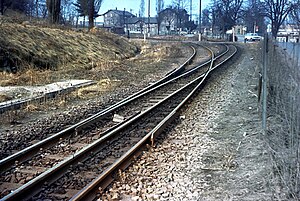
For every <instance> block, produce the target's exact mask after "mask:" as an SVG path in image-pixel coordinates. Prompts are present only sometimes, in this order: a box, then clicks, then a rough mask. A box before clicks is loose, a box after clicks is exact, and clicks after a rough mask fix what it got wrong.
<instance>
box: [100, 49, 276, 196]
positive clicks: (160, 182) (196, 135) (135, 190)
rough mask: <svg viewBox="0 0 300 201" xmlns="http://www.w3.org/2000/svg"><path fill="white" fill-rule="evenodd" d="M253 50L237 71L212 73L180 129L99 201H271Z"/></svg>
mask: <svg viewBox="0 0 300 201" xmlns="http://www.w3.org/2000/svg"><path fill="white" fill-rule="evenodd" d="M242 47H244V46H242ZM256 48H257V46H256V45H255V44H250V45H247V49H245V50H244V51H243V52H242V54H241V57H240V58H239V60H238V61H237V62H236V63H235V64H233V65H231V64H230V66H228V67H225V68H222V69H220V70H218V71H217V73H218V74H216V72H215V73H214V74H213V76H211V78H210V81H211V82H209V83H208V84H207V85H206V86H205V87H204V89H203V90H202V91H201V92H200V93H199V95H198V96H197V97H196V98H195V99H194V101H193V102H192V103H191V104H190V105H189V108H188V109H187V110H185V111H183V114H182V116H181V118H180V120H178V122H176V123H178V124H177V125H175V124H174V126H173V127H172V128H170V129H169V132H167V133H166V134H164V135H163V136H161V138H160V139H159V141H158V142H157V144H156V147H155V148H151V149H150V150H149V151H148V152H145V153H144V154H143V155H142V157H141V158H140V159H138V160H137V162H136V163H135V164H134V165H133V166H131V167H130V168H129V169H128V170H126V171H125V172H123V173H120V175H119V176H120V179H119V180H118V181H116V182H114V183H113V184H112V185H111V188H110V189H108V191H106V192H105V193H104V194H103V197H102V199H103V200H106V199H108V200H109V199H111V198H113V199H120V200H271V197H272V196H271V193H270V190H269V188H268V181H269V174H270V172H271V171H270V166H269V165H268V164H267V161H268V155H267V152H266V150H265V147H264V142H263V140H262V136H261V129H260V128H261V124H260V116H259V112H258V109H257V107H258V104H257V97H256V93H257V91H256V90H255V89H256V84H257V83H258V81H257V78H258V65H259V64H258V62H257V59H255V55H256V53H255V51H257V49H256Z"/></svg>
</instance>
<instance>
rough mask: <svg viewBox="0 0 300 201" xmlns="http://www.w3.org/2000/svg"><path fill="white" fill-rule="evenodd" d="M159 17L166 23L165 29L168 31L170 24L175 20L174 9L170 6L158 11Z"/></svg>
mask: <svg viewBox="0 0 300 201" xmlns="http://www.w3.org/2000/svg"><path fill="white" fill-rule="evenodd" d="M159 18H160V19H161V21H165V22H166V23H167V25H166V28H167V31H168V32H170V28H171V25H172V24H173V23H174V22H175V20H176V10H175V9H173V8H172V7H169V8H166V9H165V10H163V11H162V12H160V13H159Z"/></svg>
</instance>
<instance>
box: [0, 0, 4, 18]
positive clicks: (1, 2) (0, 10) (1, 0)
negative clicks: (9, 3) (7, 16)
mask: <svg viewBox="0 0 300 201" xmlns="http://www.w3.org/2000/svg"><path fill="white" fill-rule="evenodd" d="M0 14H1V15H4V0H0Z"/></svg>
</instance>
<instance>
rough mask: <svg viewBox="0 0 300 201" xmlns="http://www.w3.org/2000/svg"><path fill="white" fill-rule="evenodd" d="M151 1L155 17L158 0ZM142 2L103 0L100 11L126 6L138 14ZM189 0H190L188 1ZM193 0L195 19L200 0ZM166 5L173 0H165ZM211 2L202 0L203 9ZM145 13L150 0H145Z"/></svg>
mask: <svg viewBox="0 0 300 201" xmlns="http://www.w3.org/2000/svg"><path fill="white" fill-rule="evenodd" d="M150 1H151V6H150V10H151V17H154V16H155V14H156V10H155V9H156V6H155V4H156V0H150ZM140 2H141V0H103V4H102V6H101V8H100V11H99V13H100V14H102V13H105V12H106V11H107V10H109V9H116V7H117V8H118V10H124V8H125V9H126V10H127V11H130V9H132V13H133V14H138V13H139V8H140ZM188 2H189V1H188ZM192 2H193V19H195V17H196V16H194V14H197V15H198V13H199V2H200V0H192ZM164 3H165V7H166V6H168V5H170V4H171V3H172V0H164ZM209 3H210V0H202V3H201V4H202V9H203V8H205V7H206V6H207V5H208V4H209ZM145 4H146V5H145V14H146V15H147V13H148V0H145ZM187 11H188V13H189V12H190V8H189V7H188V9H187Z"/></svg>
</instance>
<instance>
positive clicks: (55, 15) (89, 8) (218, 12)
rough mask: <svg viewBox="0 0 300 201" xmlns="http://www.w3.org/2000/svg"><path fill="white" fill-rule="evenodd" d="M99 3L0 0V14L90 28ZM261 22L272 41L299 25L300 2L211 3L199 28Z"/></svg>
mask: <svg viewBox="0 0 300 201" xmlns="http://www.w3.org/2000/svg"><path fill="white" fill-rule="evenodd" d="M152 1H153V0H152ZM193 1H194V2H195V1H197V0H193ZM102 2H103V0H17V1H16V0H0V14H1V15H3V14H4V13H5V12H6V11H7V9H12V10H15V11H19V12H22V13H24V14H26V15H29V16H34V17H40V18H46V17H48V19H49V21H50V22H51V23H71V24H73V23H74V22H75V21H76V22H78V17H83V18H84V19H85V17H88V21H89V28H91V27H93V25H94V19H95V18H96V17H97V16H98V11H99V9H100V7H101V4H102ZM191 2H192V1H191V0H173V1H172V5H170V6H169V8H173V9H177V10H184V9H185V10H187V8H188V6H189V5H190V3H191ZM163 7H164V0H156V11H157V13H159V12H160V11H161V10H162V9H163ZM139 15H140V16H144V15H145V0H140V9H139ZM265 19H268V22H267V23H270V24H271V25H272V35H273V36H274V37H276V36H277V33H278V30H279V27H280V26H281V25H282V24H283V23H284V22H285V21H286V20H288V21H291V22H292V23H295V24H297V25H300V0H212V2H211V4H210V5H209V7H207V8H205V9H203V11H202V19H201V24H202V25H203V26H210V27H212V30H214V28H215V27H218V28H219V31H220V32H221V33H223V34H224V33H225V32H226V30H228V29H231V27H233V26H235V25H237V24H244V25H246V26H247V27H253V28H255V27H256V26H258V27H259V30H260V32H264V31H265V28H266V25H265V23H266V21H265ZM84 21H85V20H84ZM248 32H249V30H248ZM250 32H252V31H250Z"/></svg>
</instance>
